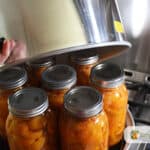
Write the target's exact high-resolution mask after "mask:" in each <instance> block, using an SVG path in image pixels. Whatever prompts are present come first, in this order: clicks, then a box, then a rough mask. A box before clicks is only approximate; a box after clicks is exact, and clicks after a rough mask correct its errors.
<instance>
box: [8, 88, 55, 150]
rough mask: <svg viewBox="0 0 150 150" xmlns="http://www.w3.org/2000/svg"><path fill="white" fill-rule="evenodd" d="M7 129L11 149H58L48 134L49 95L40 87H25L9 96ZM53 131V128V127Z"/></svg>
mask: <svg viewBox="0 0 150 150" xmlns="http://www.w3.org/2000/svg"><path fill="white" fill-rule="evenodd" d="M8 104H9V112H10V113H9V115H8V118H7V121H6V131H7V136H8V142H9V146H10V150H56V147H55V146H56V143H54V141H55V135H53V132H51V136H52V137H48V134H47V122H48V121H49V120H48V119H47V109H48V97H47V94H46V92H45V91H43V90H42V89H40V88H24V89H22V90H20V91H17V92H16V93H14V94H13V95H11V96H10V97H9V100H8ZM52 131H53V129H52Z"/></svg>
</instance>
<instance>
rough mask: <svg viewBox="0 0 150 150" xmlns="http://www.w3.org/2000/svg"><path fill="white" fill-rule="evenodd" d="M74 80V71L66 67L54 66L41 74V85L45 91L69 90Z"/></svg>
mask: <svg viewBox="0 0 150 150" xmlns="http://www.w3.org/2000/svg"><path fill="white" fill-rule="evenodd" d="M76 80H77V77H76V71H75V70H74V69H73V68H72V67H70V66H68V65H55V66H52V67H50V68H48V69H46V70H45V71H44V72H43V73H42V84H43V87H44V88H46V89H65V88H70V87H72V86H73V85H75V84H76Z"/></svg>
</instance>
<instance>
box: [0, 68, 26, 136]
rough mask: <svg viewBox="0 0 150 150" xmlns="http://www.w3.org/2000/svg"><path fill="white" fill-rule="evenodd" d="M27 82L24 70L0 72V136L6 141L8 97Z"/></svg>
mask: <svg viewBox="0 0 150 150" xmlns="http://www.w3.org/2000/svg"><path fill="white" fill-rule="evenodd" d="M26 81H27V73H26V71H25V69H23V68H20V67H12V68H8V69H5V70H1V71H0V136H1V137H2V138H3V139H6V137H7V136H6V131H5V123H6V119H7V116H8V103H7V100H8V97H9V96H10V95H11V94H12V93H14V92H16V91H18V90H20V89H22V88H23V86H24V85H25V83H26Z"/></svg>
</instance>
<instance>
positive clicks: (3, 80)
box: [0, 67, 28, 89]
mask: <svg viewBox="0 0 150 150" xmlns="http://www.w3.org/2000/svg"><path fill="white" fill-rule="evenodd" d="M27 79H28V77H27V72H26V70H25V69H24V68H21V67H12V68H7V69H4V70H1V71H0V88H1V89H13V88H17V87H20V86H22V85H24V84H25V83H26V81H27Z"/></svg>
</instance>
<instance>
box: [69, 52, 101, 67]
mask: <svg viewBox="0 0 150 150" xmlns="http://www.w3.org/2000/svg"><path fill="white" fill-rule="evenodd" d="M98 60H99V55H98V53H97V52H96V51H91V50H89V51H81V52H77V53H74V54H73V55H71V61H72V62H74V63H76V64H79V65H88V64H94V63H96V62H97V61H98Z"/></svg>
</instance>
